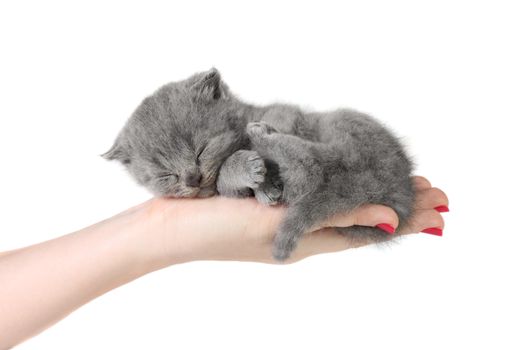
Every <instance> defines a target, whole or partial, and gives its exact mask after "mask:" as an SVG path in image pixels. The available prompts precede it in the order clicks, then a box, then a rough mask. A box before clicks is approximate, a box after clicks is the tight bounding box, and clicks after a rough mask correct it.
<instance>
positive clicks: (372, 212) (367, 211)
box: [317, 204, 399, 228]
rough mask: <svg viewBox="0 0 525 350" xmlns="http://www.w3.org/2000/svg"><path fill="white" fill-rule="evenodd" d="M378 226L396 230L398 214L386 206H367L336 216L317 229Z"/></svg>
mask: <svg viewBox="0 0 525 350" xmlns="http://www.w3.org/2000/svg"><path fill="white" fill-rule="evenodd" d="M378 224H388V225H390V226H392V227H393V228H396V227H397V226H398V224H399V219H398V217H397V214H396V212H395V211H394V210H393V209H392V208H389V207H387V206H384V205H378V204H366V205H362V206H360V207H358V208H356V209H354V210H352V211H350V212H349V213H346V214H337V215H334V216H332V217H331V218H329V219H328V220H327V221H325V222H323V223H322V224H321V225H319V227H317V228H321V227H349V226H354V225H361V226H370V227H374V226H376V225H378Z"/></svg>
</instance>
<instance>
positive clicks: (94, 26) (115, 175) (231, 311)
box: [0, 1, 525, 349]
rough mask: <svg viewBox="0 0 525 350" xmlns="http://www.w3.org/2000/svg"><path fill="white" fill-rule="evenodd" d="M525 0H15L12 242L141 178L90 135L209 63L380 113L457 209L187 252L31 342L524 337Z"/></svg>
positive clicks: (9, 159)
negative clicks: (384, 239) (360, 241)
mask: <svg viewBox="0 0 525 350" xmlns="http://www.w3.org/2000/svg"><path fill="white" fill-rule="evenodd" d="M518 4H519V2H517V1H516V2H515V3H511V2H506V1H494V2H485V1H472V2H465V1H450V2H448V1H440V2H433V4H430V3H429V2H427V3H425V4H424V2H422V1H414V2H406V1H402V2H399V1H385V2H377V1H363V2H360V3H354V2H348V1H346V2H343V1H341V2H339V3H336V2H331V1H322V2H319V3H318V4H317V5H311V4H309V3H307V2H306V1H301V2H296V3H292V2H287V3H285V2H283V1H277V2H273V1H264V2H262V1H261V2H258V3H257V4H255V3H249V2H247V1H244V2H241V1H239V2H238V3H233V2H225V1H216V2H211V1H210V2H207V3H204V2H198V1H192V2H191V4H190V2H185V3H179V4H177V3H176V2H166V3H160V2H153V1H148V2H143V3H142V4H136V3H134V2H130V1H125V2H121V3H117V2H113V3H109V2H99V3H97V2H95V1H90V2H84V4H83V5H80V4H73V2H63V3H58V2H37V1H35V2H26V1H17V2H14V1H13V2H10V3H7V2H6V3H2V5H0V39H1V41H0V45H1V47H0V50H1V52H0V63H1V64H0V164H1V171H0V186H1V192H0V193H1V200H0V207H1V208H0V209H1V210H0V216H1V230H0V250H8V249H13V248H17V247H21V246H25V245H30V244H33V243H37V242H39V241H43V240H47V239H50V238H53V237H57V236H60V235H63V234H66V233H68V232H71V231H74V230H77V229H80V228H82V227H85V226H87V225H89V224H92V223H94V222H96V221H99V220H101V219H104V218H106V217H109V216H111V215H113V214H115V213H117V212H119V211H121V210H124V209H126V208H128V207H130V206H132V205H135V204H137V203H140V202H141V201H144V200H146V199H148V198H149V197H150V195H149V194H148V193H147V192H146V191H145V190H143V189H141V188H139V187H138V186H137V185H135V184H134V182H133V181H132V180H131V179H130V178H129V177H128V176H127V174H125V173H124V171H123V170H122V169H121V168H120V167H119V166H117V164H114V163H109V162H106V161H104V160H103V159H102V158H100V157H99V156H98V155H99V154H101V153H103V152H104V151H106V150H107V149H108V148H109V147H110V145H111V144H112V142H113V139H114V137H115V136H116V133H117V132H118V130H119V129H120V127H121V126H122V125H123V123H124V122H125V120H126V118H127V117H128V116H129V115H130V114H131V112H132V111H133V109H134V108H135V107H136V105H137V104H138V103H139V102H140V101H141V99H142V98H143V97H145V96H146V95H147V94H149V93H151V92H152V91H153V90H155V89H156V88H157V87H159V86H160V85H162V84H164V83H166V82H168V81H172V80H179V79H183V78H186V77H187V76H189V75H190V74H192V73H194V72H196V71H200V70H205V69H208V68H210V67H211V66H215V67H217V68H218V69H219V70H220V71H221V73H222V75H223V77H224V79H225V81H226V82H227V83H228V84H229V85H230V88H231V89H232V91H233V92H235V93H237V95H238V96H240V97H241V98H243V99H245V100H246V101H249V102H253V103H257V104H262V103H269V102H273V101H276V100H279V101H285V102H293V103H297V104H301V105H303V106H306V107H309V108H314V109H319V110H324V109H331V108H336V107H343V106H346V107H354V108H357V109H359V110H362V111H365V112H369V113H371V114H373V115H374V116H376V117H377V118H379V119H381V120H383V121H384V122H386V123H387V124H389V125H390V126H391V127H392V128H393V129H394V130H395V131H396V132H397V134H398V135H400V136H403V137H404V140H405V142H406V144H407V145H408V147H409V150H410V153H411V154H412V155H413V156H414V158H415V159H416V161H417V164H418V165H417V173H418V174H422V175H425V176H427V177H428V178H429V179H430V180H431V181H432V182H433V184H434V185H436V186H438V187H441V188H442V189H444V190H445V191H446V192H447V193H448V195H449V197H450V210H451V212H450V213H448V214H445V215H446V228H445V231H444V236H443V237H442V238H439V237H434V236H430V235H424V234H421V235H418V236H412V237H410V238H409V239H406V240H404V241H403V242H402V243H401V244H399V245H397V246H394V247H392V248H387V249H378V248H362V249H358V250H353V251H347V252H343V253H338V254H332V255H325V256H318V257H314V258H310V259H308V260H306V261H303V262H300V263H298V264H294V265H290V266H266V265H261V264H250V263H235V262H232V263H224V262H223V263H216V262H201V263H191V264H186V265H181V266H174V267H171V268H168V269H165V270H163V271H159V272H156V273H153V274H151V275H148V276H146V277H144V278H142V279H140V280H137V281H135V282H133V283H131V284H129V285H126V286H124V287H121V288H119V289H118V290H115V291H112V292H110V293H108V294H107V295H104V296H102V297H100V298H98V299H97V300H95V301H93V302H91V303H90V304H88V305H86V306H84V307H82V308H81V309H79V310H78V311H76V312H74V313H73V314H72V315H71V316H70V317H68V318H67V319H65V320H63V321H62V322H60V323H59V324H57V325H56V326H54V327H53V328H51V329H49V330H47V331H46V332H44V333H42V334H41V335H39V336H38V337H36V338H34V339H32V340H29V341H27V342H26V343H24V344H23V345H21V346H20V347H19V348H20V349H173V348H177V349H268V348H269V349H300V348H326V349H348V348H354V349H385V348H392V349H396V348H399V349H401V348H402V349H421V348H424V349H452V348H471V349H472V348H479V347H487V348H500V349H523V348H524V347H525V341H524V339H523V337H524V335H523V327H524V323H525V322H524V315H525V307H524V301H523V298H524V293H525V288H524V287H523V285H522V283H523V279H524V272H523V270H524V269H523V267H524V266H525V259H524V253H523V251H524V248H523V243H525V239H524V235H525V228H524V227H525V221H524V219H523V217H524V214H525V212H524V206H523V200H524V197H525V193H524V191H523V178H524V176H523V175H524V174H523V170H522V169H523V167H522V163H523V158H524V157H523V155H522V153H523V150H524V149H525V145H524V142H523V137H524V136H523V135H524V127H523V119H524V118H525V113H524V112H525V101H524V92H525V86H524V85H525V83H524V82H525V69H524V65H525V53H524V42H525V41H524V33H525V24H524V23H525V22H524V20H523V19H524V16H525V13H524V11H523V10H522V9H521V8H519V7H518ZM64 283H67V281H64ZM0 288H1V286H0ZM0 336H1V335H0Z"/></svg>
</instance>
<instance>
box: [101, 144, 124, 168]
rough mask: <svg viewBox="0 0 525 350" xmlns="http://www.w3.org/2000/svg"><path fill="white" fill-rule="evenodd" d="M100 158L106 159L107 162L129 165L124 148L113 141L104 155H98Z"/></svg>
mask: <svg viewBox="0 0 525 350" xmlns="http://www.w3.org/2000/svg"><path fill="white" fill-rule="evenodd" d="M100 156H101V157H103V158H105V159H107V160H119V161H121V162H122V163H125V164H126V163H129V157H128V154H127V152H126V151H125V150H124V148H123V147H122V146H121V145H120V143H119V142H118V140H117V141H115V143H114V144H113V146H111V148H110V149H109V151H107V152H106V153H104V154H101V155H100Z"/></svg>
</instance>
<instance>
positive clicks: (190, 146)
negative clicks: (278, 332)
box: [104, 69, 414, 260]
mask: <svg viewBox="0 0 525 350" xmlns="http://www.w3.org/2000/svg"><path fill="white" fill-rule="evenodd" d="M104 157H106V158H107V159H116V160H119V161H121V162H122V163H123V164H124V165H125V166H126V167H127V169H128V170H129V172H130V173H131V174H132V176H133V177H134V178H135V179H136V180H137V181H138V182H139V183H140V184H142V185H144V186H146V187H147V188H149V189H150V190H151V191H152V192H153V193H155V194H156V195H161V196H175V197H196V196H198V197H205V196H210V195H213V194H214V193H216V191H218V192H219V193H220V194H222V195H227V196H235V197H244V196H249V195H252V194H254V195H255V196H256V198H257V199H258V200H259V201H261V202H264V203H266V204H270V205H271V204H275V203H278V202H283V203H285V204H287V205H288V210H287V214H286V217H285V218H284V220H283V222H282V223H281V225H280V227H279V229H278V232H277V235H276V237H275V241H274V250H273V256H274V257H275V258H276V259H278V260H285V259H286V258H288V257H289V255H290V253H291V252H292V251H293V249H294V248H295V246H296V244H297V241H298V239H299V238H300V236H301V235H302V234H303V233H305V232H307V231H308V230H309V229H311V228H312V227H314V226H316V225H317V224H318V223H320V222H322V221H324V220H326V219H327V218H329V217H331V216H333V215H335V214H339V213H345V212H348V211H350V210H352V209H354V208H356V207H358V206H359V205H362V204H366V203H375V204H383V205H386V206H389V207H391V208H393V209H394V210H395V211H396V213H397V214H398V216H399V219H400V227H401V226H402V225H403V224H404V223H405V222H406V220H407V219H408V217H409V216H410V214H411V212H412V204H413V199H414V190H413V188H412V183H411V180H410V174H411V169H412V165H411V162H410V160H409V159H408V157H407V156H406V154H405V152H404V150H403V148H402V146H401V145H400V143H399V142H398V140H397V139H396V138H395V137H394V136H393V135H392V134H391V133H390V132H389V131H388V130H387V129H386V128H385V127H383V126H382V125H381V124H379V123H378V122H377V121H375V120H374V119H372V118H371V117H369V116H367V115H365V114H362V113H359V112H356V111H353V110H337V111H334V112H329V113H306V112H303V111H302V110H300V109H299V108H297V107H294V106H290V105H271V106H266V107H255V106H251V105H249V104H245V103H243V102H241V101H240V100H238V99H236V98H235V97H234V96H233V95H232V94H231V93H230V92H229V89H228V87H227V86H226V85H225V84H224V82H223V81H222V80H221V78H220V74H219V72H218V71H217V70H216V69H212V70H210V71H208V72H203V73H198V74H195V75H193V76H192V77H190V78H188V79H186V80H183V81H180V82H176V83H170V84H167V85H165V86H163V87H161V88H160V89H159V90H157V91H156V92H155V93H154V94H153V95H151V96H150V97H147V98H146V99H145V100H144V101H143V102H142V104H141V105H140V106H139V107H138V108H137V110H136V111H135V112H134V114H133V115H132V116H131V118H130V119H129V120H128V122H127V123H126V125H125V126H124V128H123V129H122V131H121V132H120V134H119V136H118V137H117V140H116V141H115V144H114V145H113V147H112V148H111V149H110V150H109V151H108V152H107V153H105V154H104ZM338 230H339V231H340V232H341V233H343V234H345V235H347V236H348V237H349V238H350V239H353V240H357V241H360V242H363V243H368V242H382V241H386V240H389V239H391V238H392V237H393V235H389V234H387V233H385V232H384V231H381V230H379V229H377V228H370V227H359V226H353V227H349V228H341V229H338Z"/></svg>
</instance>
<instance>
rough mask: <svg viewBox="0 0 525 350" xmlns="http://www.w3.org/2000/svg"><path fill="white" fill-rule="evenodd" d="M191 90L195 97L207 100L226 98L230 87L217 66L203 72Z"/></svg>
mask: <svg viewBox="0 0 525 350" xmlns="http://www.w3.org/2000/svg"><path fill="white" fill-rule="evenodd" d="M191 90H192V91H193V93H194V94H195V97H197V98H199V99H202V100H205V101H213V100H218V99H221V98H225V97H226V96H227V93H228V89H227V87H226V85H224V83H223V82H222V79H221V74H220V73H219V71H218V70H217V68H212V69H210V70H209V71H207V72H204V73H202V75H201V76H200V77H199V78H198V80H197V82H196V83H195V84H193V85H192V87H191Z"/></svg>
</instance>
